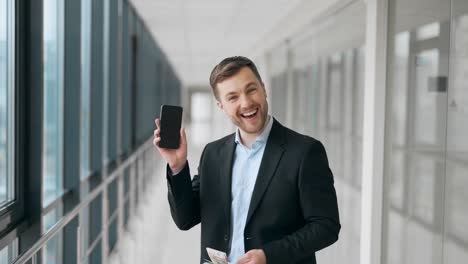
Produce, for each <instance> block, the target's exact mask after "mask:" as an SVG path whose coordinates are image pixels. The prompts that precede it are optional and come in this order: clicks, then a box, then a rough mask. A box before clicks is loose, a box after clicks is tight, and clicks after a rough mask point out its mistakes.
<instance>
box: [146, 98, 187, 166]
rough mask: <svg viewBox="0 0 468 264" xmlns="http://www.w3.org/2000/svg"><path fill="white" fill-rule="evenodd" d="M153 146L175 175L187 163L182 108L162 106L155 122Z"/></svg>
mask: <svg viewBox="0 0 468 264" xmlns="http://www.w3.org/2000/svg"><path fill="white" fill-rule="evenodd" d="M155 124H156V129H155V130H154V140H153V145H154V146H155V147H156V149H157V150H158V151H159V153H160V154H161V156H162V157H163V159H164V160H165V161H166V162H167V163H168V165H169V167H170V168H171V171H172V173H173V175H175V174H177V173H179V172H180V171H181V170H182V169H183V168H184V167H185V164H186V162H187V139H186V136H185V130H184V129H183V128H182V129H181V126H182V107H179V106H170V105H163V106H161V114H160V118H158V119H156V120H155Z"/></svg>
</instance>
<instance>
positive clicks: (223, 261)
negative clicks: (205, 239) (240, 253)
mask: <svg viewBox="0 0 468 264" xmlns="http://www.w3.org/2000/svg"><path fill="white" fill-rule="evenodd" d="M206 251H207V252H208V256H210V259H211V262H212V263H213V264H228V258H227V255H226V253H224V252H222V251H219V250H216V249H212V248H209V247H207V248H206Z"/></svg>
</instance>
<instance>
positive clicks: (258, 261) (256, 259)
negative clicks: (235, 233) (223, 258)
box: [237, 249, 266, 264]
mask: <svg viewBox="0 0 468 264" xmlns="http://www.w3.org/2000/svg"><path fill="white" fill-rule="evenodd" d="M237 264H266V256H265V253H264V252H263V250H261V249H252V250H249V251H248V252H247V253H245V255H244V256H242V257H241V258H240V259H239V260H238V261H237Z"/></svg>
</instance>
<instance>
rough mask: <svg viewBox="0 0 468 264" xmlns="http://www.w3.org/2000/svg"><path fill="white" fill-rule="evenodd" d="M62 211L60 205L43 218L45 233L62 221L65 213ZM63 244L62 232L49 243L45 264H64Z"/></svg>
mask: <svg viewBox="0 0 468 264" xmlns="http://www.w3.org/2000/svg"><path fill="white" fill-rule="evenodd" d="M62 210H63V209H62V206H61V205H59V206H58V207H57V208H55V209H53V210H52V211H50V212H49V213H47V214H45V215H44V216H43V221H42V225H43V226H42V230H43V233H47V232H48V231H49V230H50V229H51V228H52V227H54V225H55V224H56V223H57V222H58V221H59V220H60V218H61V216H62V213H63V212H62ZM62 244H63V236H62V232H60V233H58V234H57V235H55V236H54V237H53V238H52V239H50V240H49V241H48V242H47V244H46V246H45V249H44V250H43V259H44V263H48V264H49V263H50V264H59V263H62V262H63V256H62V251H63V250H62Z"/></svg>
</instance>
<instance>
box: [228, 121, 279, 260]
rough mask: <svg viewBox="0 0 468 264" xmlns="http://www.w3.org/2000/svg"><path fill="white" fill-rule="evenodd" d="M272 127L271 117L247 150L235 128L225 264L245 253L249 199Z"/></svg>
mask: <svg viewBox="0 0 468 264" xmlns="http://www.w3.org/2000/svg"><path fill="white" fill-rule="evenodd" d="M272 126H273V118H272V117H271V116H268V123H267V125H266V127H265V129H264V130H263V132H262V133H261V134H260V135H259V136H258V137H257V138H256V139H255V142H254V143H253V144H252V148H251V149H249V148H247V147H246V146H244V145H243V144H242V143H241V141H240V134H239V128H238V129H237V130H236V137H235V142H236V152H235V154H234V155H235V156H234V164H233V167H232V184H231V186H232V187H231V195H232V204H231V219H232V241H231V251H230V252H229V263H233V264H235V263H236V262H237V260H238V259H239V258H240V257H242V256H243V255H244V254H245V250H244V229H245V224H246V223H245V222H246V221H247V213H248V212H249V206H250V199H251V198H252V192H253V189H254V186H255V181H256V180H257V174H258V170H259V168H260V163H261V161H262V157H263V152H264V151H265V146H266V142H267V139H268V136H269V135H270V131H271V127H272Z"/></svg>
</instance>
